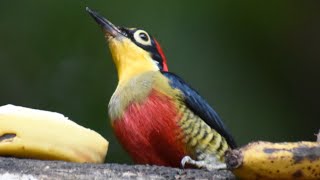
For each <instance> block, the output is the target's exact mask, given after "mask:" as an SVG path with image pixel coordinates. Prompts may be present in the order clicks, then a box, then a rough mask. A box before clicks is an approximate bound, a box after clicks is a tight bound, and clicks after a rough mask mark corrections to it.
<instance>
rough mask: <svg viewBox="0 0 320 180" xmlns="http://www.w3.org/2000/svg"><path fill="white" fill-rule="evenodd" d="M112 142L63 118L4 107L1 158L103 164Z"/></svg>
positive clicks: (0, 129) (1, 111)
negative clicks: (11, 157)
mask: <svg viewBox="0 0 320 180" xmlns="http://www.w3.org/2000/svg"><path fill="white" fill-rule="evenodd" d="M107 150H108V141H107V140H105V139H104V138H103V137H102V136H101V135H99V134H98V133H96V132H94V131H92V130H90V129H87V128H84V127H82V126H80V125H78V124H76V123H74V122H73V121H70V120H69V119H68V118H66V117H64V116H63V115H62V114H59V113H54V112H49V111H42V110H35V109H29V108H24V107H18V106H13V105H6V106H1V107H0V156H14V157H22V158H35V159H46V160H64V161H71V162H81V163H82V162H91V163H103V162H104V159H105V156H106V154H107Z"/></svg>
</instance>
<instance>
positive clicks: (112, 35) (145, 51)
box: [86, 8, 168, 81]
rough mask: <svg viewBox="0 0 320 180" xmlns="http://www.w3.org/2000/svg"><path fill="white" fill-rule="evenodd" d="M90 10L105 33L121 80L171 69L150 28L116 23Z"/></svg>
mask: <svg viewBox="0 0 320 180" xmlns="http://www.w3.org/2000/svg"><path fill="white" fill-rule="evenodd" d="M86 10H87V11H88V12H89V14H90V15H91V16H92V17H93V18H94V20H95V21H96V22H97V23H98V24H99V25H100V26H101V27H102V29H103V32H104V33H105V38H106V40H107V41H108V43H109V48H110V51H111V54H112V58H113V61H114V63H115V65H116V68H117V71H118V76H119V81H126V80H128V79H130V78H132V77H133V76H135V75H138V74H141V73H144V72H148V71H168V67H167V64H166V58H165V56H164V54H163V51H162V49H161V47H160V45H159V43H158V42H157V41H156V40H155V39H154V38H153V37H152V36H151V35H150V34H148V33H147V32H146V31H144V30H142V29H138V28H125V27H118V26H115V25H113V24H112V23H111V22H110V21H108V20H107V19H106V18H104V17H102V16H101V15H99V14H98V13H97V12H94V11H92V10H90V9H89V8H86Z"/></svg>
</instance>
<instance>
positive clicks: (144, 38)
mask: <svg viewBox="0 0 320 180" xmlns="http://www.w3.org/2000/svg"><path fill="white" fill-rule="evenodd" d="M133 37H134V40H135V41H136V42H137V43H139V44H142V45H145V46H150V45H151V40H150V37H149V35H148V33H147V32H145V31H144V30H140V29H139V30H137V31H136V32H134V34H133Z"/></svg>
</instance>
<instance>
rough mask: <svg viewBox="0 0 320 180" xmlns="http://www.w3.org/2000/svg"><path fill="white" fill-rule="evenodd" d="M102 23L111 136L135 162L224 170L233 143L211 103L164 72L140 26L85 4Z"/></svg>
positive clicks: (150, 39)
mask: <svg viewBox="0 0 320 180" xmlns="http://www.w3.org/2000/svg"><path fill="white" fill-rule="evenodd" d="M86 10H87V11H88V13H89V14H90V15H91V16H92V17H93V19H94V20H95V21H96V22H97V23H98V24H99V25H100V26H101V27H102V30H103V32H104V35H105V38H106V40H107V42H108V44H109V49H110V51H111V55H112V59H113V62H114V64H115V66H116V69H117V72H118V79H119V81H118V85H117V88H116V90H115V92H114V93H113V95H112V97H111V99H110V102H109V106H108V112H109V117H110V119H111V125H112V127H113V130H114V133H115V135H116V137H117V139H118V140H119V141H120V143H121V144H122V146H123V148H124V149H125V150H126V151H127V152H128V154H129V155H130V156H131V157H132V159H133V160H134V162H135V163H138V164H151V165H163V166H171V167H192V168H206V169H208V170H212V169H224V168H226V164H225V163H224V154H225V152H226V151H227V150H228V149H233V148H235V147H236V143H235V141H234V139H233V137H232V136H231V134H230V133H229V132H228V131H227V129H226V127H225V125H224V124H223V122H222V120H221V119H220V117H219V116H218V114H217V113H216V112H215V111H214V110H213V109H212V107H211V106H210V105H209V104H208V103H207V102H206V101H205V100H204V99H203V98H202V97H201V96H200V95H199V94H198V93H197V91H195V90H194V89H193V88H191V87H190V86H189V85H188V84H187V83H186V82H185V81H184V80H182V79H181V78H180V77H179V76H177V75H175V74H174V73H171V72H169V71H168V66H167V60H166V57H165V55H164V53H163V51H162V49H161V47H160V45H159V43H158V41H157V40H156V39H155V38H154V37H152V36H151V35H150V34H149V33H147V32H146V31H145V30H143V29H139V28H126V27H118V26H115V25H113V24H112V23H111V22H110V21H108V20H107V19H106V18H104V17H103V16H101V15H99V14H98V13H97V12H95V11H93V10H90V9H89V8H86Z"/></svg>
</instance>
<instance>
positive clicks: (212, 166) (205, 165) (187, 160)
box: [181, 156, 227, 171]
mask: <svg viewBox="0 0 320 180" xmlns="http://www.w3.org/2000/svg"><path fill="white" fill-rule="evenodd" d="M186 164H190V165H193V166H195V167H197V168H202V169H206V170H208V171H213V170H219V169H227V165H226V164H225V163H221V162H212V161H211V162H206V161H195V160H193V159H192V158H191V157H190V156H184V157H183V158H182V160H181V167H182V168H185V165H186Z"/></svg>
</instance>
